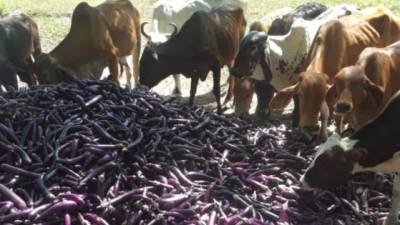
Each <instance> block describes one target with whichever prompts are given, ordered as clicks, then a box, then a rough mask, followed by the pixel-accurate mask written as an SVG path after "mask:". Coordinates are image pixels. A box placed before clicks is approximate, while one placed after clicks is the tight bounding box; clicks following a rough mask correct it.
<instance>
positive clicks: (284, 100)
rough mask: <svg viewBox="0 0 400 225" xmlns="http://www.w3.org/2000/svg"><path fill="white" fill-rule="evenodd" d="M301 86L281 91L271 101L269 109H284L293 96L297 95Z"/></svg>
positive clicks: (296, 85)
mask: <svg viewBox="0 0 400 225" xmlns="http://www.w3.org/2000/svg"><path fill="white" fill-rule="evenodd" d="M298 86H299V84H298V83H296V84H295V85H293V86H290V87H287V88H285V89H283V90H281V91H279V92H278V93H277V94H276V95H275V96H274V97H273V98H272V100H271V102H270V104H269V107H270V109H283V108H285V107H286V106H287V105H288V104H289V103H290V100H292V98H293V96H294V95H295V94H296V92H297V89H298Z"/></svg>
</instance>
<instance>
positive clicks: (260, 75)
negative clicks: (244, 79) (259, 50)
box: [250, 63, 265, 81]
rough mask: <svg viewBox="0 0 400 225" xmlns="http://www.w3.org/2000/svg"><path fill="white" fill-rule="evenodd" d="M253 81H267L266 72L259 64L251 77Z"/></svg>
mask: <svg viewBox="0 0 400 225" xmlns="http://www.w3.org/2000/svg"><path fill="white" fill-rule="evenodd" d="M250 78H252V79H254V80H258V81H262V80H265V76H264V71H263V69H262V67H261V64H259V63H258V64H257V65H256V67H255V68H254V71H253V74H252V75H251V77H250Z"/></svg>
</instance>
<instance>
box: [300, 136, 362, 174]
mask: <svg viewBox="0 0 400 225" xmlns="http://www.w3.org/2000/svg"><path fill="white" fill-rule="evenodd" d="M357 142H358V140H352V139H350V138H348V137H346V138H342V137H340V135H339V134H337V133H334V134H332V135H331V136H330V137H329V138H328V140H326V142H324V143H323V144H320V145H318V146H317V147H315V149H316V150H317V153H316V154H315V157H314V160H313V161H312V162H311V163H310V165H309V166H308V168H307V170H309V169H310V168H313V167H314V164H315V161H316V160H317V158H318V157H319V156H320V155H321V154H323V153H325V152H326V151H329V150H331V149H332V148H333V147H335V146H339V147H340V148H342V149H343V150H344V151H349V150H351V149H353V147H354V145H355V144H357Z"/></svg>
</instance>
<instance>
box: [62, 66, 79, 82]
mask: <svg viewBox="0 0 400 225" xmlns="http://www.w3.org/2000/svg"><path fill="white" fill-rule="evenodd" d="M59 69H60V70H61V74H62V81H64V82H67V83H76V82H78V79H77V78H76V74H75V73H74V72H72V70H70V69H67V68H65V67H63V66H59Z"/></svg>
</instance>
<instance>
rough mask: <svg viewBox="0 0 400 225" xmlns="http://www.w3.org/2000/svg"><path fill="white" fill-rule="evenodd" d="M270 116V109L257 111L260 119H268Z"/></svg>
mask: <svg viewBox="0 0 400 225" xmlns="http://www.w3.org/2000/svg"><path fill="white" fill-rule="evenodd" d="M269 116H270V113H269V111H264V110H262V111H261V110H260V111H256V117H257V119H260V120H267V119H268V118H269Z"/></svg>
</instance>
